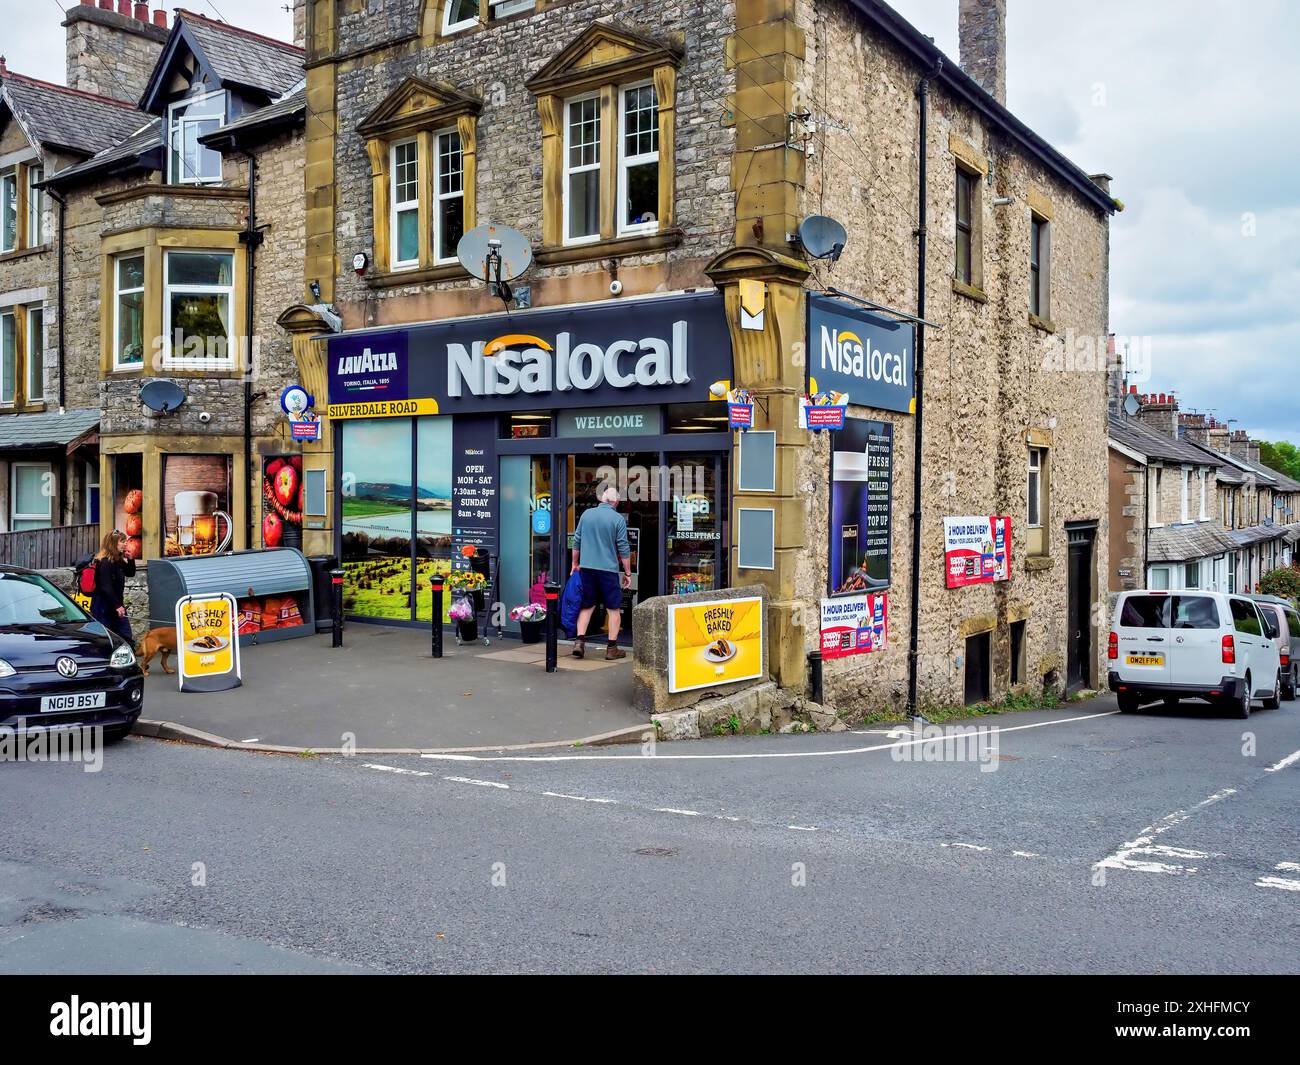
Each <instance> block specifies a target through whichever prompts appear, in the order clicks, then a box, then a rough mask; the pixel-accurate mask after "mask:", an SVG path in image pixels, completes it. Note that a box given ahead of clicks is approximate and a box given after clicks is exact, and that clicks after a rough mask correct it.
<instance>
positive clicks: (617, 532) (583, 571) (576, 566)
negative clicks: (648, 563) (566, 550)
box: [573, 485, 632, 661]
mask: <svg viewBox="0 0 1300 1065" xmlns="http://www.w3.org/2000/svg"><path fill="white" fill-rule="evenodd" d="M618 502H619V497H618V489H617V488H615V487H613V485H610V486H608V487H606V488H605V489H604V490H602V491H601V493H600V506H597V507H592V508H591V509H590V510H588V511H585V512H584V513H583V515H582V517H581V518H579V519H578V527H577V528H576V529H575V530H574V531H573V572H574V575H575V576H577V577H578V579H579V580H581V581H582V611H581V613H579V614H578V638H577V639H576V640H575V641H574V643H573V657H574V658H582V657H583V656H584V655H586V653H587V642H586V641H587V626H588V625H589V624H591V615H592V614H593V613H594V612H595V609H596V604H597V603H603V604H604V606H605V611H606V613H608V615H609V644H608V646H607V647H606V648H605V657H606V658H607V659H609V660H611V661H612V660H614V659H618V658H626V657H627V653H626V652H625V651H623V650H621V649H620V648H619V646H618V630H619V625H620V624H621V623H622V620H623V589H624V588H631V587H632V548H631V546H630V545H629V544H628V542H627V518H625V517H623V515H622V514H620V513H619V512H618ZM620 569H621V570H622V572H623V576H622V581H621V582H620V580H619V570H620Z"/></svg>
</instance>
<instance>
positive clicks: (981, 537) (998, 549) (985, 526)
mask: <svg viewBox="0 0 1300 1065" xmlns="http://www.w3.org/2000/svg"><path fill="white" fill-rule="evenodd" d="M943 562H944V569H945V571H946V572H947V577H948V587H949V588H964V587H965V586H966V585H968V584H992V583H993V582H994V581H1006V580H1010V579H1011V519H1010V518H1008V517H973V518H944V519H943Z"/></svg>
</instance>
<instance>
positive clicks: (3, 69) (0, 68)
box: [0, 55, 9, 78]
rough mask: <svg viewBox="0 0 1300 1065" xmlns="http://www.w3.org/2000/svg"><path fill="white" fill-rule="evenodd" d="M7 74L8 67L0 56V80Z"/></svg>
mask: <svg viewBox="0 0 1300 1065" xmlns="http://www.w3.org/2000/svg"><path fill="white" fill-rule="evenodd" d="M8 73H9V65H8V64H7V63H6V62H5V57H4V56H2V55H0V78H3V77H4V76H5V75H6V74H8Z"/></svg>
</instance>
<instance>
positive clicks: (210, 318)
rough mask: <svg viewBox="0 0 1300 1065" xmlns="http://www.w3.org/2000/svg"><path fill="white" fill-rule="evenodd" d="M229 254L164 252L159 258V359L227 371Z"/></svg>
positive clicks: (230, 301)
mask: <svg viewBox="0 0 1300 1065" xmlns="http://www.w3.org/2000/svg"><path fill="white" fill-rule="evenodd" d="M234 269H235V257H234V255H233V254H232V253H231V252H219V251H169V252H167V253H166V256H165V258H164V261H163V337H164V351H165V353H166V354H165V360H164V361H165V363H166V364H168V365H172V366H189V367H195V368H202V369H229V368H230V367H231V366H233V356H234V352H233V351H232V349H231V345H230V341H231V312H232V308H233V304H234V296H235V290H234Z"/></svg>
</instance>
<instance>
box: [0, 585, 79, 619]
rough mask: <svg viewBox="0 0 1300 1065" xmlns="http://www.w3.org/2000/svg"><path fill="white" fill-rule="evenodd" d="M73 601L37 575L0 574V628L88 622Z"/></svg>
mask: <svg viewBox="0 0 1300 1065" xmlns="http://www.w3.org/2000/svg"><path fill="white" fill-rule="evenodd" d="M85 620H86V615H85V613H84V612H83V611H82V609H81V608H80V607H79V606H77V605H76V604H75V603H74V602H73V601H72V600H71V599H69V598H68V597H67V596H66V595H64V594H63V593H62V592H61V591H59V590H58V589H57V588H56V587H54V585H52V584H51V583H50V582H49V581H47V580H46V579H45V578H44V577H42V576H40V575H39V574H36V573H0V628H11V627H13V626H16V625H56V624H60V623H62V622H76V621H85Z"/></svg>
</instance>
